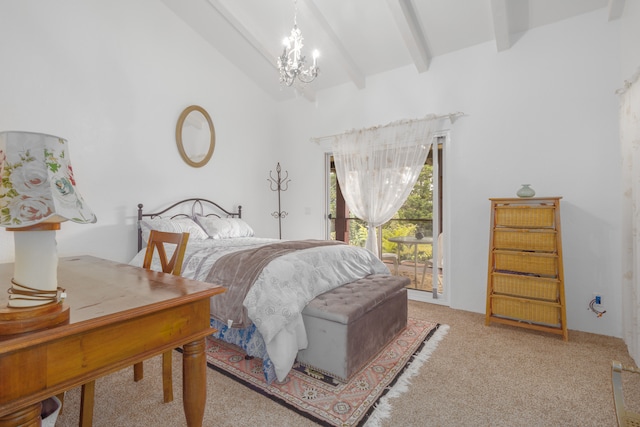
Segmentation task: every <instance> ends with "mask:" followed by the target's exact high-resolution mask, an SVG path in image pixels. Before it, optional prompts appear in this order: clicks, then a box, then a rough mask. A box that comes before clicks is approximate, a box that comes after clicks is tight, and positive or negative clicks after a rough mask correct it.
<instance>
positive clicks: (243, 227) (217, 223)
mask: <svg viewBox="0 0 640 427" xmlns="http://www.w3.org/2000/svg"><path fill="white" fill-rule="evenodd" d="M196 221H197V222H198V224H200V226H201V227H202V228H203V229H204V231H205V232H206V233H207V234H208V235H209V237H211V238H212V239H230V238H234V237H253V229H252V228H251V227H250V226H249V224H247V223H246V222H244V221H243V220H242V219H240V218H218V217H216V216H200V215H196Z"/></svg>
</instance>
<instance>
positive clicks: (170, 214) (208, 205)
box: [138, 198, 242, 251]
mask: <svg viewBox="0 0 640 427" xmlns="http://www.w3.org/2000/svg"><path fill="white" fill-rule="evenodd" d="M142 207H143V205H142V203H139V204H138V251H140V250H141V249H142V247H143V242H142V228H141V227H140V221H142V218H151V219H153V218H156V217H159V218H164V217H167V218H191V219H194V220H195V218H196V215H200V216H216V217H218V218H223V217H224V218H242V206H238V210H237V212H231V211H228V210H226V209H225V208H223V207H222V206H220V205H219V204H217V203H215V202H212V201H211V200H207V199H200V198H191V199H184V200H180V201H179V202H176V203H174V204H172V205H171V206H169V207H167V208H165V209H163V210H161V211H158V212H152V213H143V212H142ZM165 214H166V215H165ZM163 215H164V216H163Z"/></svg>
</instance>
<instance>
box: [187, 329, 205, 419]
mask: <svg viewBox="0 0 640 427" xmlns="http://www.w3.org/2000/svg"><path fill="white" fill-rule="evenodd" d="M204 347H205V344H204V338H202V339H200V340H198V341H194V342H190V343H188V344H185V345H184V351H183V353H182V400H183V403H184V415H185V416H186V418H187V425H188V426H189V427H201V426H202V419H203V418H204V405H205V402H206V400H207V372H206V370H207V359H206V358H205V356H204Z"/></svg>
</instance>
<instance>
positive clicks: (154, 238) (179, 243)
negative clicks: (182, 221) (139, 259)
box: [142, 230, 189, 276]
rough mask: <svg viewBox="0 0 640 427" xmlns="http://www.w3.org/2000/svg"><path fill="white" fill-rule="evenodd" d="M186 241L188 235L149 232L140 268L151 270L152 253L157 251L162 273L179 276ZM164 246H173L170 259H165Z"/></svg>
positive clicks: (165, 248) (165, 251) (165, 249)
mask: <svg viewBox="0 0 640 427" xmlns="http://www.w3.org/2000/svg"><path fill="white" fill-rule="evenodd" d="M188 240H189V233H169V232H166V231H158V230H151V233H150V234H149V241H148V242H147V251H146V252H145V255H144V261H143V263H142V268H146V269H147V270H148V269H150V268H151V264H152V261H153V253H154V251H155V250H157V251H158V257H159V259H160V265H161V266H162V272H163V273H171V274H175V275H176V276H179V275H180V273H181V272H182V262H183V260H184V253H185V250H186V249H187V241H188ZM166 245H173V246H175V249H174V250H173V255H172V256H171V258H170V259H169V258H168V257H167V247H166Z"/></svg>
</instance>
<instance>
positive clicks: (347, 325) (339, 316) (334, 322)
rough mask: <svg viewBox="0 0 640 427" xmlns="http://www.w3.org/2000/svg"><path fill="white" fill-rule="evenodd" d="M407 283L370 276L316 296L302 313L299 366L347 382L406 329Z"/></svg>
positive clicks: (398, 277)
mask: <svg viewBox="0 0 640 427" xmlns="http://www.w3.org/2000/svg"><path fill="white" fill-rule="evenodd" d="M409 283H410V280H409V279H408V278H406V277H401V276H390V275H382V274H372V275H370V276H367V277H365V278H362V279H360V280H356V281H355V282H352V283H348V284H346V285H344V286H340V287H339V288H336V289H333V290H331V291H329V292H326V293H324V294H322V295H318V296H317V297H316V298H314V299H313V300H312V301H311V302H310V303H309V304H308V305H307V306H306V307H305V309H304V310H303V311H302V318H303V320H304V325H305V329H306V331H307V338H308V340H309V345H308V347H307V348H306V349H304V350H300V351H299V352H298V357H297V360H298V362H300V363H301V364H302V365H304V366H308V367H310V368H312V369H315V370H317V371H319V372H323V373H325V374H329V375H331V376H332V377H334V378H336V379H338V380H341V381H348V380H349V379H350V377H351V376H352V375H353V374H355V373H356V372H358V371H359V370H360V369H361V368H362V367H363V366H364V365H365V364H366V363H367V362H368V361H369V360H370V359H371V358H373V357H374V356H375V355H376V354H377V353H378V352H379V351H380V350H382V348H384V346H385V345H387V344H388V343H389V342H390V341H391V340H392V339H393V338H394V337H395V336H396V335H397V334H398V333H399V332H400V331H402V330H403V329H404V328H405V327H406V326H407V289H406V286H407V285H408V284H409Z"/></svg>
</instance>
